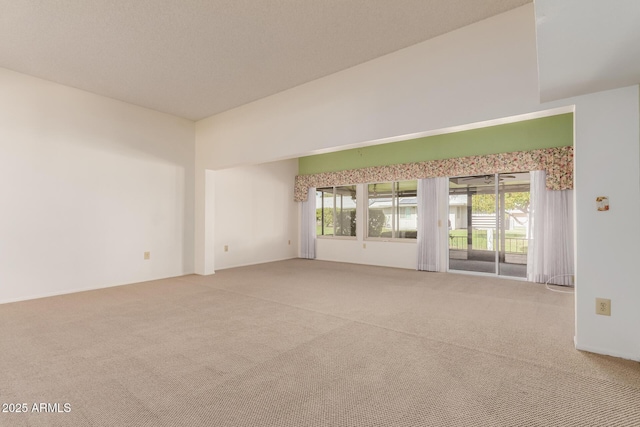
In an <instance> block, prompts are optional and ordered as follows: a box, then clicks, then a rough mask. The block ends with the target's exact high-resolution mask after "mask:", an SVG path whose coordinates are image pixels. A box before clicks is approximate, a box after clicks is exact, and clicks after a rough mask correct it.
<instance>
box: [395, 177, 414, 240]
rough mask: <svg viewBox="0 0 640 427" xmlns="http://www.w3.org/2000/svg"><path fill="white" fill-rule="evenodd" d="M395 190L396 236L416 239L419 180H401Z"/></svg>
mask: <svg viewBox="0 0 640 427" xmlns="http://www.w3.org/2000/svg"><path fill="white" fill-rule="evenodd" d="M395 190H396V194H395V195H396V200H395V202H396V203H395V205H396V210H395V212H396V216H397V217H396V220H395V224H396V227H395V228H396V235H395V237H398V238H401V239H415V238H416V237H417V235H418V181H399V182H397V183H396V188H395Z"/></svg>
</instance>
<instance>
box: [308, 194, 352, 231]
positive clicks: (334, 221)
mask: <svg viewBox="0 0 640 427" xmlns="http://www.w3.org/2000/svg"><path fill="white" fill-rule="evenodd" d="M346 187H353V189H352V190H353V196H352V198H354V199H353V201H354V205H355V206H354V208H353V210H354V221H355V227H354V232H355V234H354V235H336V234H335V231H336V228H337V227H336V218H337V215H336V210H337V202H336V195H337V194H338V191H336V189H337V188H346ZM349 190H350V191H351V189H349ZM325 191H327V192H329V191H331V194H332V195H333V211H332V216H333V234H329V235H326V234H316V237H317V238H319V239H338V240H340V239H342V240H357V238H358V190H357V185H356V184H346V185H334V186H330V187H318V188H316V193H318V192H320V193H322V194H323V196H322V197H320V200H322V203H321V205H320V206H319V207H318V206H316V209H318V208H319V209H320V210H321V212H322V216H324V209H325V208H324V200H325V197H324V192H325ZM316 197H317V194H316ZM344 209H345V208H344V207H342V206H341V207H340V210H344ZM347 209H348V208H347ZM320 227H321V230H324V220H323V219H321V223H320Z"/></svg>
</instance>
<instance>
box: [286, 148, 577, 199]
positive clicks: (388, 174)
mask: <svg viewBox="0 0 640 427" xmlns="http://www.w3.org/2000/svg"><path fill="white" fill-rule="evenodd" d="M534 170H544V171H546V172H547V189H549V190H570V189H572V188H573V147H572V146H567V147H556V148H544V149H540V150H532V151H516V152H513V153H499V154H488V155H485V156H470V157H458V158H454V159H444V160H431V161H427V162H418V163H404V164H400V165H391V166H372V167H368V168H363V169H352V170H344V171H338V172H325V173H318V174H314V175H298V176H296V182H295V194H294V200H295V201H296V202H304V201H305V200H307V194H308V189H309V188H311V187H316V188H317V187H332V186H336V185H350V184H364V183H369V182H388V181H407V180H413V179H422V178H436V177H443V176H451V177H453V176H468V175H486V174H494V173H512V172H521V171H534Z"/></svg>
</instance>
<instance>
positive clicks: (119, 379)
mask: <svg viewBox="0 0 640 427" xmlns="http://www.w3.org/2000/svg"><path fill="white" fill-rule="evenodd" d="M573 317H574V314H573V296H571V295H565V294H559V293H554V292H550V291H547V290H545V289H544V286H543V285H537V284H530V283H526V282H518V281H510V280H504V279H492V278H487V277H474V276H469V275H457V274H444V273H424V272H417V271H409V270H398V269H389V268H381V267H369V266H357V265H347V264H337V263H328V262H320V261H306V260H290V261H283V262H277V263H270V264H263V265H258V266H251V267H244V268H238V269H230V270H224V271H220V272H218V273H217V274H215V275H212V276H206V277H202V276H195V275H194V276H186V277H181V278H175V279H166V280H159V281H154V282H147V283H140V284H135V285H129V286H121V287H116V288H110V289H104V290H98V291H91V292H83V293H77V294H72V295H65V296H59V297H52V298H44V299H40V300H34V301H26V302H20V303H13V304H5V305H0V343H1V351H0V369H1V371H0V374H1V376H0V403H3V404H4V403H6V404H10V403H13V404H16V403H26V404H27V408H28V410H27V413H18V414H16V413H0V425H1V426H45V425H55V426H225V427H226V426H230V427H231V426H265V427H269V426H291V427H298V426H354V427H355V426H399V427H403V426H640V364H639V363H637V362H631V361H624V360H620V359H615V358H609V357H604V356H598V355H593V354H589V353H583V352H578V351H576V350H574V348H573ZM34 403H38V404H39V403H50V404H51V405H50V406H49V409H51V410H56V409H59V410H60V411H64V409H65V407H64V404H65V403H67V404H69V406H68V407H70V410H71V411H70V412H67V413H65V412H55V413H51V412H48V413H47V412H34V411H33V404H34ZM55 403H58V405H59V406H58V408H56V407H55V406H54V405H53V404H55ZM14 409H15V407H14Z"/></svg>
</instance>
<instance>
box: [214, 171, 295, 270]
mask: <svg viewBox="0 0 640 427" xmlns="http://www.w3.org/2000/svg"><path fill="white" fill-rule="evenodd" d="M297 173H298V162H297V160H285V161H280V162H272V163H266V164H261V165H254V166H244V167H237V168H231V169H223V170H218V171H214V172H213V179H214V181H215V183H214V194H215V207H214V209H213V218H214V221H213V224H214V225H213V227H214V236H215V237H214V268H215V270H220V269H224V268H229V267H237V266H241V265H249V264H258V263H262V262H269V261H276V260H281V259H290V258H295V257H296V256H297V254H298V228H299V215H298V204H297V203H295V202H294V201H293V185H292V183H293V181H294V178H295V176H296V175H297ZM225 246H227V247H228V251H225Z"/></svg>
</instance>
